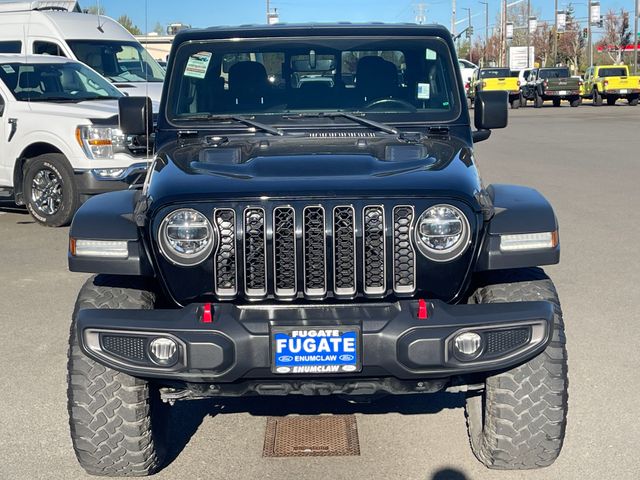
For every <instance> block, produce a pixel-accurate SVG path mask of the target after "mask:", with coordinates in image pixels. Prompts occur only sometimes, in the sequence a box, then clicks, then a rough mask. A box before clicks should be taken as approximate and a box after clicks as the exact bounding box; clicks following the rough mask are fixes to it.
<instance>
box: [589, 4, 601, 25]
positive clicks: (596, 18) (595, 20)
mask: <svg viewBox="0 0 640 480" xmlns="http://www.w3.org/2000/svg"><path fill="white" fill-rule="evenodd" d="M590 12H591V13H590V15H589V16H590V20H591V25H598V24H599V23H600V2H591V10H590Z"/></svg>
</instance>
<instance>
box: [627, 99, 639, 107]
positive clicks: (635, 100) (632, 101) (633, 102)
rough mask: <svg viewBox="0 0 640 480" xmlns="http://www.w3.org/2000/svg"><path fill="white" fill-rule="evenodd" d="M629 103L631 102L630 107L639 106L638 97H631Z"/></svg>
mask: <svg viewBox="0 0 640 480" xmlns="http://www.w3.org/2000/svg"><path fill="white" fill-rule="evenodd" d="M627 101H628V102H629V105H630V106H632V107H635V106H636V105H638V97H629V98H628V99H627Z"/></svg>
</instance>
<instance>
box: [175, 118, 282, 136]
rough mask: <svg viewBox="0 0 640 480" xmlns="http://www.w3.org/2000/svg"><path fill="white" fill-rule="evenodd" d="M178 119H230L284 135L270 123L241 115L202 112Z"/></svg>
mask: <svg viewBox="0 0 640 480" xmlns="http://www.w3.org/2000/svg"><path fill="white" fill-rule="evenodd" d="M180 120H209V121H211V120H213V121H221V122H222V121H225V120H226V121H228V120H232V121H234V122H237V123H244V124H245V125H248V126H250V127H254V128H257V129H258V130H262V131H263V132H267V133H270V134H271V135H277V136H279V137H281V136H283V135H284V132H282V130H279V129H277V128H275V127H272V126H271V125H267V124H266V123H261V122H256V121H255V120H252V119H250V118H247V117H244V116H242V115H214V114H212V113H208V114H204V115H189V116H186V117H182V118H180Z"/></svg>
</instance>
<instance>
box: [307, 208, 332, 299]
mask: <svg viewBox="0 0 640 480" xmlns="http://www.w3.org/2000/svg"><path fill="white" fill-rule="evenodd" d="M302 235H303V244H304V292H305V293H306V294H307V295H311V296H321V295H324V294H325V293H327V258H326V250H327V244H326V242H327V240H326V232H325V220H324V208H322V207H321V206H314V207H305V209H304V214H303V233H302Z"/></svg>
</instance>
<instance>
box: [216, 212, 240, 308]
mask: <svg viewBox="0 0 640 480" xmlns="http://www.w3.org/2000/svg"><path fill="white" fill-rule="evenodd" d="M213 218H214V223H215V225H216V227H217V228H218V238H219V241H218V250H217V251H216V256H215V267H214V272H215V288H216V295H219V296H221V297H230V296H234V295H235V294H236V293H238V284H237V282H238V268H237V255H236V212H235V211H234V210H233V209H231V208H221V209H218V210H216V211H215V212H214V214H213Z"/></svg>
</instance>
